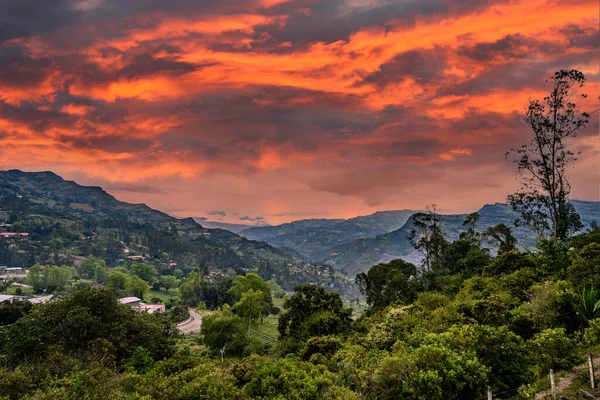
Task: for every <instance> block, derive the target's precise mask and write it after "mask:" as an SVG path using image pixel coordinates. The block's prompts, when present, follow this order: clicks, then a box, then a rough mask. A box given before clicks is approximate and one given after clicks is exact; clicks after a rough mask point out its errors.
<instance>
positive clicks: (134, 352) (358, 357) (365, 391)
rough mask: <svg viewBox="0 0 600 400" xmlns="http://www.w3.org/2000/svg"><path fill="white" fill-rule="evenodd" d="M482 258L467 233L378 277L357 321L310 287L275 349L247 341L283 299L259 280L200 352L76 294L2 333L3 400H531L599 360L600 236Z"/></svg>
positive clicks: (206, 336)
mask: <svg viewBox="0 0 600 400" xmlns="http://www.w3.org/2000/svg"><path fill="white" fill-rule="evenodd" d="M482 254H483V255H485V250H482V249H481V248H480V247H479V245H478V244H477V240H476V239H475V240H474V239H473V238H472V237H469V236H468V235H463V238H462V239H460V240H458V241H455V242H453V243H446V244H445V245H444V251H443V254H442V257H441V258H440V259H439V260H436V264H435V266H434V265H433V264H432V267H431V268H430V269H428V270H427V271H425V273H419V272H417V271H418V270H417V268H416V267H415V266H413V265H411V264H409V263H406V262H403V261H400V260H397V261H393V262H391V263H389V264H381V265H377V266H375V267H373V268H372V269H371V270H370V271H369V272H368V273H366V274H364V275H360V276H359V277H358V280H359V283H360V286H361V288H362V290H363V291H364V292H365V294H366V298H367V301H368V303H369V304H370V305H371V308H370V309H369V310H368V312H367V313H366V314H364V315H363V316H361V317H359V318H354V319H352V318H351V310H350V309H348V308H346V307H344V304H343V303H342V301H341V299H340V297H339V295H338V294H336V293H332V292H327V291H325V290H324V289H322V288H319V287H316V286H312V285H307V286H300V287H298V288H297V289H296V292H295V293H294V294H293V295H292V296H288V297H286V299H285V301H284V303H283V310H282V312H281V315H280V316H279V329H278V330H279V340H278V342H277V344H275V345H270V344H268V343H266V342H264V341H261V340H259V338H258V337H256V336H253V334H252V333H253V329H250V328H251V327H255V326H260V324H261V321H260V320H261V318H262V317H264V316H265V315H269V314H271V313H273V312H275V313H277V312H278V311H279V310H276V308H277V307H275V306H274V305H273V300H272V299H273V297H272V292H271V287H273V288H274V289H275V290H274V291H277V292H279V290H278V289H277V288H276V287H275V286H273V284H268V283H267V282H265V281H263V280H262V279H261V278H260V277H258V276H257V275H253V274H250V275H247V276H239V277H237V278H235V279H234V280H232V282H230V284H229V285H227V287H228V289H227V290H226V291H225V292H224V293H225V294H226V296H224V298H223V300H222V301H218V302H216V303H215V304H214V306H215V307H219V306H220V308H219V309H218V310H217V311H215V312H213V313H212V314H209V315H207V316H206V317H204V326H203V331H202V335H201V336H199V337H198V338H197V339H196V340H198V341H199V342H200V343H202V344H204V345H205V346H206V347H205V350H196V348H197V347H196V346H193V345H192V346H191V347H190V343H189V342H184V341H182V340H183V339H177V340H179V343H180V345H178V346H175V342H174V340H176V339H175V336H176V335H175V334H174V329H173V327H172V325H171V324H169V322H168V321H167V320H166V319H165V318H164V317H157V316H152V315H146V314H140V313H138V312H135V311H133V310H132V309H130V308H129V307H127V306H122V305H120V304H118V303H117V301H116V293H115V292H113V291H112V289H89V288H88V289H80V290H76V291H74V292H72V293H69V292H65V294H64V295H62V296H61V298H60V300H58V301H55V302H51V303H48V304H44V305H36V306H33V308H31V307H28V308H24V309H22V310H21V314H22V315H23V316H22V317H21V318H19V319H17V320H16V322H14V323H12V324H9V325H6V326H5V327H4V328H3V329H4V330H3V331H2V345H1V358H0V361H1V363H2V365H3V369H2V371H1V372H0V393H2V394H3V395H4V396H7V397H8V398H10V399H13V398H14V399H16V398H32V399H58V398H61V399H70V398H72V399H75V398H84V397H85V398H91V399H93V398H107V396H108V397H110V398H124V399H139V398H157V399H161V398H162V399H192V398H199V397H200V398H201V397H203V396H204V397H208V398H214V399H219V398H222V399H232V398H233V399H235V398H240V399H241V398H266V399H268V398H273V399H283V398H285V399H290V398H297V399H320V398H330V399H352V398H356V399H360V398H365V399H478V398H480V397H481V396H483V395H484V394H485V390H486V388H487V386H488V385H490V386H492V388H493V390H494V391H507V390H508V391H510V393H511V396H513V397H515V396H521V397H520V398H524V399H525V398H530V397H528V396H530V395H531V393H533V392H535V391H536V390H539V387H538V386H539V384H540V382H545V381H546V379H543V378H544V377H546V375H547V373H548V370H549V369H550V368H554V369H555V370H557V371H558V370H565V369H569V368H571V367H572V366H573V365H575V364H577V363H579V362H581V361H582V359H581V356H582V355H583V354H585V353H586V352H588V351H591V350H594V349H595V350H596V351H597V350H599V349H600V347H599V346H600V319H599V318H598V316H599V314H600V311H599V308H600V303H598V293H597V292H596V291H594V290H592V284H593V283H597V282H600V269H599V267H598V266H599V265H600V230H594V231H590V232H588V233H583V234H580V235H577V236H575V237H573V238H571V239H570V241H569V244H564V243H563V242H561V241H559V240H556V239H545V240H542V241H540V245H539V251H538V252H533V253H529V252H526V253H523V252H518V251H516V250H507V251H505V252H503V253H501V254H499V255H498V256H496V257H490V256H485V257H484V256H482ZM450 263H452V264H450ZM456 265H460V266H464V265H469V268H462V267H461V268H458V267H456ZM279 294H280V293H279ZM15 307H17V305H15ZM192 344H193V343H192ZM201 348H202V347H201ZM221 360H223V361H221ZM540 378H542V379H541V381H540ZM536 385H538V386H536ZM144 396H146V397H144Z"/></svg>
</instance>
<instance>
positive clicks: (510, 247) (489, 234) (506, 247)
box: [484, 224, 517, 254]
mask: <svg viewBox="0 0 600 400" xmlns="http://www.w3.org/2000/svg"><path fill="white" fill-rule="evenodd" d="M484 236H485V237H486V238H487V239H491V240H492V241H493V242H495V244H497V245H498V254H502V253H506V252H509V251H514V250H516V249H517V238H516V237H514V235H513V234H512V229H510V228H509V227H508V226H506V225H504V224H498V225H496V226H490V227H489V228H488V229H487V231H486V232H485V233H484Z"/></svg>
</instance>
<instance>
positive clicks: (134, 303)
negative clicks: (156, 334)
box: [119, 297, 166, 314]
mask: <svg viewBox="0 0 600 400" xmlns="http://www.w3.org/2000/svg"><path fill="white" fill-rule="evenodd" d="M119 303H121V304H126V305H128V306H130V307H132V308H135V309H136V310H141V311H146V312H147V313H148V314H157V313H164V312H165V311H166V307H165V305H164V304H146V303H142V300H141V299H139V298H137V297H123V298H120V299H119Z"/></svg>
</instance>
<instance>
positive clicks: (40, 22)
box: [0, 0, 600, 224]
mask: <svg viewBox="0 0 600 400" xmlns="http://www.w3.org/2000/svg"><path fill="white" fill-rule="evenodd" d="M598 7H599V5H598V0H591V1H590V0H577V1H570V0H552V1H542V0H485V1H479V0H201V1H198V0H169V1H166V0H165V1H162V0H127V1H122V0H55V1H39V0H0V169H12V168H18V169H22V170H26V171H41V170H51V171H54V172H56V173H57V174H59V175H61V176H63V177H64V178H65V179H70V180H75V181H77V182H78V183H80V184H85V185H98V186H102V187H103V188H104V189H105V190H107V191H108V192H110V193H111V194H113V195H115V196H116V197H117V198H118V199H120V200H124V201H128V202H133V203H142V202H144V203H147V204H148V205H150V206H151V207H154V208H157V209H160V210H162V211H165V212H168V213H170V214H172V215H175V216H180V217H185V216H197V217H204V218H208V219H210V220H216V221H226V222H242V223H248V224H256V223H271V224H277V223H282V222H287V221H291V220H296V219H302V218H347V217H352V216H356V215H366V214H370V213H372V212H375V211H377V210H391V209H423V208H424V207H425V205H427V204H430V203H437V205H438V207H439V208H440V209H441V210H442V211H444V212H470V211H475V210H477V209H478V208H480V207H481V206H482V205H483V204H485V203H494V202H502V201H504V200H505V198H506V195H507V194H508V193H511V192H514V191H515V190H517V189H518V188H519V183H518V181H517V179H516V177H515V172H514V167H513V166H511V165H510V164H508V163H507V162H506V161H505V159H504V154H505V152H506V151H507V150H509V149H510V148H511V147H514V146H518V145H520V144H522V143H525V142H526V141H528V139H529V135H530V132H529V130H528V129H527V125H526V124H525V118H524V111H525V109H526V106H527V103H528V100H529V99H541V98H542V97H543V96H544V95H545V94H546V93H547V92H548V91H549V86H548V84H547V83H546V82H545V81H546V78H547V77H549V76H550V75H552V74H553V72H554V71H557V70H560V69H563V68H564V69H570V68H576V69H578V70H580V71H582V72H584V74H585V75H586V78H587V79H588V83H587V85H586V87H585V92H587V93H588V95H589V97H588V102H587V103H581V104H579V105H580V108H582V109H588V110H591V109H592V108H595V107H597V103H594V102H592V101H589V100H590V99H594V101H595V99H597V98H598V94H599V83H598V82H599V78H600V77H599V73H598V70H599V58H598V57H599V47H600V36H599V33H598V27H599V20H598V15H599V10H598ZM598 132H599V129H598V115H597V114H595V115H594V116H593V117H592V121H591V123H590V124H589V125H588V127H587V129H586V130H585V131H583V132H581V134H580V135H579V136H578V137H577V138H576V139H574V140H573V141H571V142H570V143H569V146H570V147H571V148H573V149H575V150H576V151H582V154H581V156H580V159H579V161H578V162H577V163H576V166H575V168H574V169H573V170H571V171H570V174H571V181H572V186H573V192H572V197H574V198H578V199H584V200H599V198H598V196H599V183H600V180H599V179H600V178H599V175H600V174H599V169H600V164H599V162H600V161H599V160H600V154H599V152H600V141H599V140H600V139H599V138H600V136H599V133H598Z"/></svg>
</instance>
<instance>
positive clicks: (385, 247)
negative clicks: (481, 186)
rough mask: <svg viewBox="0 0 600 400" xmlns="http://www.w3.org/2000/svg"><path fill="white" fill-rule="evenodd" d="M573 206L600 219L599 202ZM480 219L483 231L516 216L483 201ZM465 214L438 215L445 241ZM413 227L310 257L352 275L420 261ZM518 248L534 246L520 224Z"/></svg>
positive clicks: (531, 236)
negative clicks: (394, 263) (400, 261)
mask: <svg viewBox="0 0 600 400" xmlns="http://www.w3.org/2000/svg"><path fill="white" fill-rule="evenodd" d="M572 203H573V205H574V206H575V208H576V209H577V211H578V212H579V213H580V215H581V218H582V221H583V222H584V224H585V225H586V226H587V225H589V224H590V223H591V222H592V221H594V220H595V221H600V202H587V201H579V200H573V201H572ZM478 213H479V215H480V220H479V222H478V224H477V230H478V231H485V230H487V228H488V227H489V226H493V225H497V224H499V223H503V224H505V225H507V226H511V227H512V226H514V221H515V220H516V219H517V218H518V215H517V214H516V213H515V212H514V211H513V210H512V209H511V208H510V207H509V206H507V205H506V204H502V203H496V204H487V205H485V206H483V207H482V208H481V209H480V210H479V211H478ZM465 217H466V214H454V215H444V216H442V224H443V226H444V230H445V233H446V238H447V239H448V240H451V241H452V240H456V239H458V236H459V234H460V233H461V232H463V231H465V228H464V227H463V225H462V224H463V221H464V219H465ZM412 228H413V218H412V217H411V218H410V219H409V220H408V221H407V222H406V224H405V225H404V226H403V227H402V228H400V229H398V230H395V231H393V232H389V233H386V234H383V235H379V236H377V237H374V238H365V239H359V240H354V241H352V242H350V243H345V244H342V245H339V246H335V247H333V248H329V249H325V250H323V251H322V252H320V253H317V254H315V255H314V256H313V259H314V260H315V261H318V262H322V263H325V264H328V265H331V266H333V267H334V268H336V269H338V270H340V271H342V272H344V273H346V274H348V275H349V276H354V275H356V274H357V273H359V272H364V271H367V270H368V269H369V268H370V267H372V266H373V265H376V264H378V263H381V262H389V261H391V260H393V259H397V258H401V259H404V260H406V261H410V262H413V263H418V262H420V259H421V256H420V254H419V253H417V252H416V251H415V250H414V248H413V247H412V246H411V244H410V243H409V241H408V235H409V233H410V231H411V230H412ZM514 234H515V236H516V237H517V239H518V245H519V247H521V248H532V247H534V246H535V243H536V240H537V236H536V234H535V233H534V232H533V231H531V230H529V229H527V228H524V227H519V228H516V229H514ZM488 247H489V246H488Z"/></svg>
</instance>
